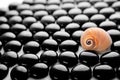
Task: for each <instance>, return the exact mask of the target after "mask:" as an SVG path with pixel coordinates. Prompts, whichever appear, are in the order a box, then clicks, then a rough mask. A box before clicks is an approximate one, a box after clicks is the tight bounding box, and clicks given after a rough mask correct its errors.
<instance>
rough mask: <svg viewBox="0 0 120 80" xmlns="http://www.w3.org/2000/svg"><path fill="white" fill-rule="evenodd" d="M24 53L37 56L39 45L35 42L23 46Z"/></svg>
mask: <svg viewBox="0 0 120 80" xmlns="http://www.w3.org/2000/svg"><path fill="white" fill-rule="evenodd" d="M23 51H24V53H32V54H37V53H38V52H39V51H40V44H39V43H38V42H36V41H29V42H27V43H26V44H25V45H24V46H23Z"/></svg>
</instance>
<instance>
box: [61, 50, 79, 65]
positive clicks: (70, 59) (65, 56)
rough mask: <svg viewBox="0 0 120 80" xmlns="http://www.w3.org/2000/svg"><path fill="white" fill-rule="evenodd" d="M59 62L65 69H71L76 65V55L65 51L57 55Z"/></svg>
mask: <svg viewBox="0 0 120 80" xmlns="http://www.w3.org/2000/svg"><path fill="white" fill-rule="evenodd" d="M59 62H60V63H61V64H63V65H65V66H67V67H72V66H75V65H76V64H77V63H78V57H77V55H76V53H74V52H71V51H66V52H63V53H61V54H60V55H59Z"/></svg>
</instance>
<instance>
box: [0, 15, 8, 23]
mask: <svg viewBox="0 0 120 80" xmlns="http://www.w3.org/2000/svg"><path fill="white" fill-rule="evenodd" d="M3 23H8V19H7V18H6V17H5V16H1V17H0V24H3Z"/></svg>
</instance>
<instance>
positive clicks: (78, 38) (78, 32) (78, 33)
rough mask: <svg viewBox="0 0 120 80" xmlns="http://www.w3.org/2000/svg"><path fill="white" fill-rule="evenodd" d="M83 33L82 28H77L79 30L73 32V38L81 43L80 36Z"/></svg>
mask: <svg viewBox="0 0 120 80" xmlns="http://www.w3.org/2000/svg"><path fill="white" fill-rule="evenodd" d="M82 34H83V31H82V30H77V31H75V32H73V34H72V39H73V40H75V41H76V42H78V43H80V38H81V35H82Z"/></svg>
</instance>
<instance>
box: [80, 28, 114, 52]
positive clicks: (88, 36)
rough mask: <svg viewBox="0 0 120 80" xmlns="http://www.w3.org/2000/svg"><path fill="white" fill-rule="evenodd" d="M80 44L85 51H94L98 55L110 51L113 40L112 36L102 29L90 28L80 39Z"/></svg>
mask: <svg viewBox="0 0 120 80" xmlns="http://www.w3.org/2000/svg"><path fill="white" fill-rule="evenodd" d="M80 43H81V46H82V48H83V49H85V50H93V51H96V52H98V53H103V52H106V51H107V50H110V47H111V45H112V39H111V37H110V35H109V34H108V33H107V32H106V31H105V30H103V29H101V28H96V27H94V28H88V29H86V30H85V31H84V32H83V34H82V35H81V38H80Z"/></svg>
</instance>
